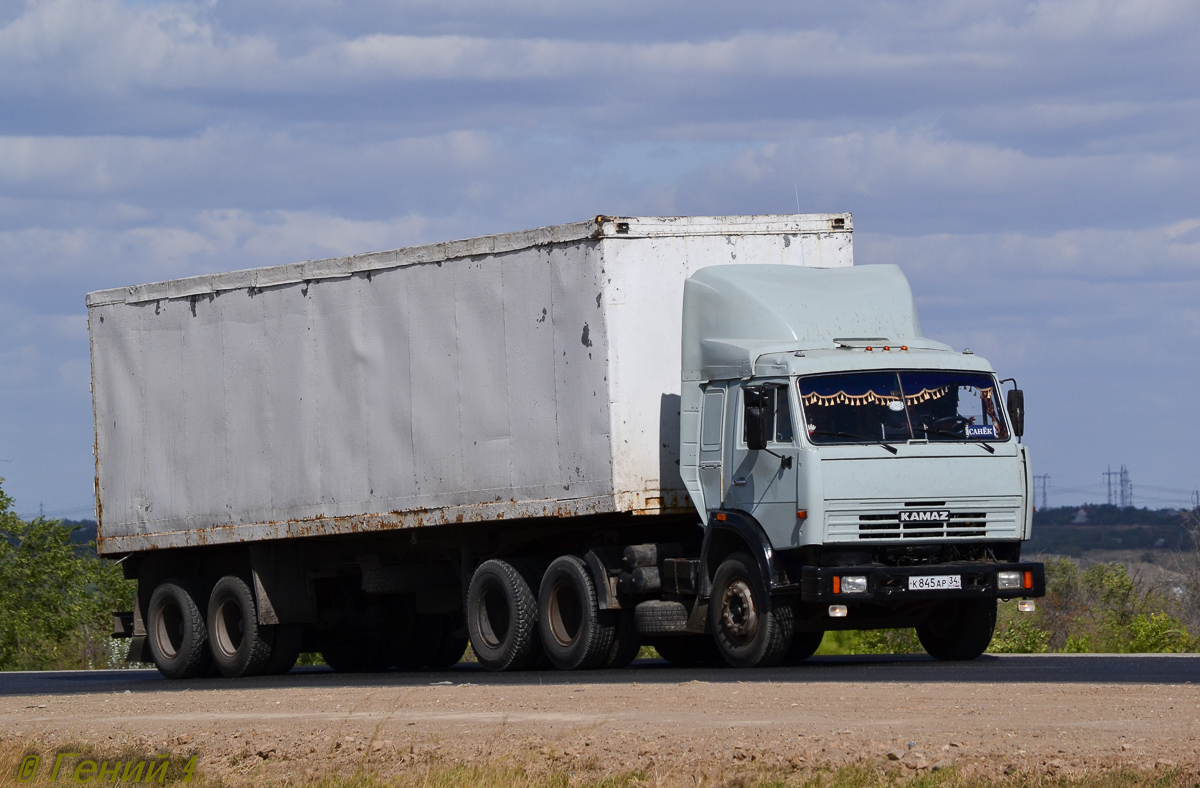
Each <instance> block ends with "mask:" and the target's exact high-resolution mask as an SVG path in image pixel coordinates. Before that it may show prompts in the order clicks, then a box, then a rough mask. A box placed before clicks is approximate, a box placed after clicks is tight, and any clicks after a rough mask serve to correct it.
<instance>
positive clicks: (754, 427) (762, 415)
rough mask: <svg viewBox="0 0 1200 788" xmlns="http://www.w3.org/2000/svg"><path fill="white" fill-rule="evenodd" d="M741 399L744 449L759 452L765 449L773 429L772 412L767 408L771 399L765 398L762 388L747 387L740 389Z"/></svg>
mask: <svg viewBox="0 0 1200 788" xmlns="http://www.w3.org/2000/svg"><path fill="white" fill-rule="evenodd" d="M742 397H743V399H744V401H745V403H746V412H745V416H744V418H745V422H746V448H748V449H750V450H751V451H761V450H762V449H765V448H767V441H768V440H769V439H770V437H771V430H772V428H773V427H774V424H773V423H772V422H773V421H774V419H773V417H774V415H775V413H774V410H772V409H768V407H767V406H768V405H769V404H771V397H768V396H767V393H766V391H765V390H764V389H763V387H762V386H747V387H746V388H744V389H742Z"/></svg>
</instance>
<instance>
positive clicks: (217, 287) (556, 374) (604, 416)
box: [87, 214, 852, 554]
mask: <svg viewBox="0 0 1200 788" xmlns="http://www.w3.org/2000/svg"><path fill="white" fill-rule="evenodd" d="M737 262H758V263H763V262H772V263H779V264H781V265H807V266H822V267H831V266H847V265H851V263H852V244H851V225H850V218H849V216H848V215H842V214H838V215H832V214H831V215H825V214H821V215H810V216H749V217H691V218H678V219H651V218H632V217H631V218H619V219H616V218H608V217H597V218H596V219H593V220H591V221H587V222H580V223H577V224H569V225H562V226H559V227H548V228H543V229H540V230H532V231H528V232H518V233H508V234H504V235H494V236H485V237H482V238H474V239H471V240H468V241H458V242H452V243H442V244H434V245H430V246H420V247H413V248H409V249H401V250H397V251H391V252H379V253H374V254H364V255H358V256H354V257H344V258H339V259H334V260H321V261H317V262H309V263H298V264H295V265H283V266H276V267H271V268H260V269H256V270H249V271H239V272H234V273H227V274H214V275H211V276H199V277H192V278H189V279H180V280H174V281H170V282H162V283H159V284H152V285H143V286H140V287H130V288H121V289H117V290H106V291H101V292H97V293H92V294H90V295H89V296H88V299H87V304H88V317H89V325H90V329H91V340H92V358H93V386H94V393H95V410H96V412H95V416H96V419H95V423H96V468H97V471H96V478H97V485H96V495H97V520H98V522H99V535H98V536H99V538H98V545H99V549H100V552H101V553H102V554H113V553H130V552H137V551H145V550H155V549H160V548H166V547H189V546H198V545H215V544H222V543H229V542H245V541H251V540H264V539H286V538H291V537H298V536H313V535H329V534H342V533H362V532H364V531H374V530H387V529H395V528H409V527H415V526H421V525H436V524H447V523H464V522H483V521H497V520H512V519H516V518H523V517H544V516H559V517H563V516H566V517H569V516H576V515H582V514H595V513H605V512H635V513H638V514H657V513H660V512H684V511H687V510H688V509H689V508H690V503H689V502H688V501H687V498H686V492H685V491H684V488H683V483H682V481H681V480H680V476H679V465H678V460H679V439H678V435H679V391H680V367H679V341H680V321H679V310H680V304H681V302H682V298H683V283H684V280H686V279H687V277H688V276H689V275H690V274H692V273H694V272H695V271H696V270H698V269H699V268H701V267H704V266H708V265H714V264H717V263H737Z"/></svg>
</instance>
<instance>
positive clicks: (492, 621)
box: [475, 586, 509, 649]
mask: <svg viewBox="0 0 1200 788" xmlns="http://www.w3.org/2000/svg"><path fill="white" fill-rule="evenodd" d="M481 597H482V599H481V600H480V602H481V604H480V605H479V615H478V616H477V617H476V621H475V624H476V629H478V630H479V636H480V639H481V640H482V641H483V645H484V646H486V647H487V648H492V649H496V648H500V646H501V644H502V643H504V639H505V638H506V637H508V626H509V620H508V597H507V596H506V595H505V594H504V591H503V590H501V589H499V588H496V587H491V586H489V587H487V588H484V589H483V592H482V594H481Z"/></svg>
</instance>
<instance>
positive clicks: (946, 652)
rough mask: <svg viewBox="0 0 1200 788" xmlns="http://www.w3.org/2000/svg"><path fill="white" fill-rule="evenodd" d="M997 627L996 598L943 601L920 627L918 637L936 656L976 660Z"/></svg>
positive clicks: (938, 657) (953, 659)
mask: <svg viewBox="0 0 1200 788" xmlns="http://www.w3.org/2000/svg"><path fill="white" fill-rule="evenodd" d="M995 630H996V600H994V599H968V600H960V601H954V602H940V603H938V604H937V605H935V606H934V608H933V610H932V611H930V613H929V618H927V619H925V623H923V624H921V625H920V626H918V627H917V639H918V640H920V641H921V645H922V646H924V647H925V651H927V652H928V653H929V656H931V657H933V658H934V659H939V660H947V661H958V660H970V659H975V658H976V657H978V656H979V655H980V654H982V653H983V652H984V651H986V650H987V647H988V644H990V643H991V642H992V633H994V632H995Z"/></svg>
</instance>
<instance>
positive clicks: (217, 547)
mask: <svg viewBox="0 0 1200 788" xmlns="http://www.w3.org/2000/svg"><path fill="white" fill-rule="evenodd" d="M852 238H853V220H852V217H851V215H850V214H848V213H833V214H798V215H769V216H720V217H704V216H691V217H614V216H597V217H595V218H594V219H591V220H588V221H584V222H578V223H574V224H566V225H560V226H555V227H545V228H540V229H535V230H530V231H525V232H515V233H505V234H500V235H490V236H482V237H477V238H472V239H469V240H462V241H452V242H447V243H438V244H430V245H425V246H415V247H409V248H405V249H399V250H393V251H386V252H376V253H370V254H362V255H355V256H351V257H342V258H336V259H327V260H317V261H309V262H303V263H296V264H290V265H279V266H272V267H266V268H257V269H252V270H243V271H235V272H231V273H218V274H211V275H204V276H196V277H190V278H186V279H176V280H172V281H166V282H159V283H154V284H147V285H139V286H133V287H126V288H118V289H112V290H105V291H99V292H93V293H90V294H89V295H88V296H87V307H88V326H89V335H90V342H91V359H92V391H93V407H94V417H95V447H94V452H95V457H96V478H95V491H96V520H97V524H98V527H97V549H98V551H99V552H100V554H101V555H102V556H104V557H105V558H110V559H113V560H117V561H120V563H121V566H122V567H123V570H124V573H125V577H126V578H128V579H131V580H136V583H137V592H136V602H135V604H134V606H133V607H134V609H133V610H132V611H127V612H121V613H117V614H115V616H114V620H115V629H116V632H115V635H116V636H118V637H128V638H130V647H129V659H130V660H131V661H141V662H153V663H154V664H155V665H156V666H157V668H158V670H159V671H160V672H161V673H162V674H163V675H165V676H167V677H170V678H180V679H183V678H195V677H204V676H215V675H221V676H226V677H239V676H253V675H265V674H278V673H284V672H287V671H288V670H290V669H291V668H292V667H293V666H294V664H295V663H296V661H297V658H298V655H299V654H301V653H307V652H319V653H320V655H321V656H322V657H323V659H324V661H325V662H326V663H327V664H328V665H329V666H330V667H332V668H333V669H334V670H336V671H381V670H390V669H397V670H420V669H440V668H445V667H448V666H451V665H454V664H456V663H458V662H459V661H460V660H461V659H462V658H463V656H464V654H465V652H466V649H467V647H468V644H469V645H470V648H471V652H472V653H473V655H474V659H476V660H477V661H478V662H479V663H481V664H482V665H483V666H484V667H485V668H487V669H489V670H497V671H507V670H528V669H539V668H551V667H552V668H557V669H563V670H581V669H582V670H586V669H597V668H615V667H622V666H626V665H629V664H630V663H631V662H632V661H633V660H634V659H635V658H636V657H637V655H638V653H639V649H640V648H641V646H642V645H644V644H645V645H652V646H653V647H654V648H655V649H656V650H657V652H658V654H659V655H660V656H661V657H662V658H664V659H666V660H668V661H669V662H671V663H674V664H678V665H688V664H728V665H732V666H735V667H756V666H764V667H765V666H772V665H781V664H796V663H798V662H800V661H802V660H804V659H806V658H808V657H810V656H811V655H812V654H814V653H815V651H816V649H817V648H818V646H819V644H820V642H821V639H822V637H823V635H824V633H825V632H827V631H833V630H845V629H879V628H901V627H903V628H909V627H915V628H916V632H917V635H918V637H919V638H920V641H921V643H922V645H923V646H924V648H925V649H926V650H927V651H928V653H929V654H930V655H932V656H933V657H935V658H937V659H939V660H965V659H973V658H975V657H977V656H978V655H980V654H981V653H982V652H983V651H984V650H985V649H986V648H987V646H988V644H989V642H990V640H991V637H992V634H993V630H994V628H995V623H996V610H997V603H998V600H1006V599H1019V600H1021V602H1020V606H1021V607H1022V608H1023V609H1024V608H1028V607H1030V606H1031V605H1032V604H1033V603H1032V602H1031V601H1030V600H1032V599H1035V598H1037V597H1039V596H1041V595H1043V594H1044V586H1045V580H1044V570H1043V567H1042V565H1041V564H1039V563H1036V562H1030V561H1023V560H1022V559H1021V544H1022V542H1023V541H1024V540H1026V539H1028V538H1029V536H1030V526H1031V522H1032V497H1031V487H1032V485H1031V481H1032V475H1031V474H1032V471H1031V467H1030V464H1029V457H1028V453H1027V450H1026V447H1025V446H1024V445H1023V444H1022V443H1021V442H1020V439H1021V436H1022V433H1023V430H1024V395H1023V393H1022V392H1021V390H1020V389H1019V388H1017V387H1016V383H1015V381H1013V380H1011V379H1006V380H1003V381H1002V380H999V379H998V376H997V375H996V373H995V371H994V370H993V369H992V368H991V366H990V365H989V364H988V362H987V361H985V360H984V359H982V358H980V357H979V356H977V355H974V354H973V353H972V352H971V351H970V350H963V351H961V352H958V351H955V350H953V349H952V348H951V347H950V346H948V345H945V344H942V343H940V342H936V341H934V340H931V339H928V338H926V337H925V336H924V335H923V334H922V333H921V327H920V323H919V321H918V318H917V313H916V309H915V306H914V303H913V297H912V292H911V289H910V286H909V284H908V281H907V280H906V278H905V277H904V274H903V273H902V272H901V270H900V269H899V268H897V267H896V266H891V265H871V266H855V265H853V262H854V261H853V242H852ZM1006 384H1007V385H1008V386H1009V387H1008V391H1007V393H1006V395H1005V397H1003V400H1004V401H1003V402H1001V400H1002V397H1001V392H1002V391H1003V387H1004V386H1005V385H1006Z"/></svg>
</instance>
